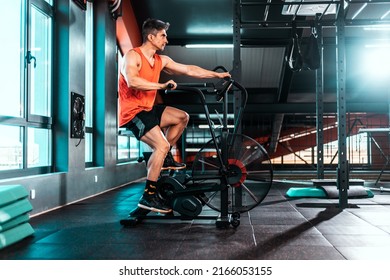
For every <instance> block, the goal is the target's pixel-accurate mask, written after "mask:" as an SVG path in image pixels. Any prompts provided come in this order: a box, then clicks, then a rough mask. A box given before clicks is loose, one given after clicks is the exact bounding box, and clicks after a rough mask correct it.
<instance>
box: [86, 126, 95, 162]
mask: <svg viewBox="0 0 390 280" xmlns="http://www.w3.org/2000/svg"><path fill="white" fill-rule="evenodd" d="M92 143H93V141H92V133H85V162H92V160H93V157H92Z"/></svg>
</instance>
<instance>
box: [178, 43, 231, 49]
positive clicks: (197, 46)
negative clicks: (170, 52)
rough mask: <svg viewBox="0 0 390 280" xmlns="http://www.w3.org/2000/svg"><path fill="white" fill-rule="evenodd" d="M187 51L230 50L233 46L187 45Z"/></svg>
mask: <svg viewBox="0 0 390 280" xmlns="http://www.w3.org/2000/svg"><path fill="white" fill-rule="evenodd" d="M185 47H186V48H187V49H232V48H233V44H188V45H185Z"/></svg>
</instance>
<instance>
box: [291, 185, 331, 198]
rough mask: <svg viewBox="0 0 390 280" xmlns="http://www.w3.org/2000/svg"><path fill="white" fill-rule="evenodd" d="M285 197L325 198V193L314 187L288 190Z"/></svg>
mask: <svg viewBox="0 0 390 280" xmlns="http://www.w3.org/2000/svg"><path fill="white" fill-rule="evenodd" d="M286 196H287V197H320V198H321V197H322V198H326V197H327V196H326V193H325V192H324V190H323V189H319V188H316V187H311V188H290V189H289V190H288V191H287V192H286Z"/></svg>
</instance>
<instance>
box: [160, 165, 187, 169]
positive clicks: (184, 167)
mask: <svg viewBox="0 0 390 280" xmlns="http://www.w3.org/2000/svg"><path fill="white" fill-rule="evenodd" d="M186 167H187V166H182V167H170V166H169V167H162V168H161V170H181V169H186Z"/></svg>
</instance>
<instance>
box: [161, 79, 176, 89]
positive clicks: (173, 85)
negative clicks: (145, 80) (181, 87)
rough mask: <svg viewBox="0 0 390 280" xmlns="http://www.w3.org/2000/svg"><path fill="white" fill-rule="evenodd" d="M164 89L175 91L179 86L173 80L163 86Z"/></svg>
mask: <svg viewBox="0 0 390 280" xmlns="http://www.w3.org/2000/svg"><path fill="white" fill-rule="evenodd" d="M163 85H164V86H163V89H166V90H167V89H169V90H174V89H175V88H176V87H177V84H176V83H175V82H174V81H173V80H169V81H168V82H166V83H164V84H163Z"/></svg>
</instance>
